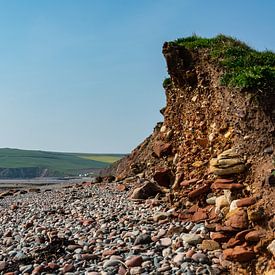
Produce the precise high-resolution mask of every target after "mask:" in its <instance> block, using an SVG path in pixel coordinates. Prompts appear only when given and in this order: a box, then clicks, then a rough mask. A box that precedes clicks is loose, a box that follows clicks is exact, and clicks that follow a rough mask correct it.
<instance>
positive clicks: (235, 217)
mask: <svg viewBox="0 0 275 275" xmlns="http://www.w3.org/2000/svg"><path fill="white" fill-rule="evenodd" d="M225 225H226V226H231V227H233V228H236V229H240V230H242V229H246V228H247V227H248V217H247V213H246V211H245V210H243V209H240V208H237V209H236V210H234V211H232V212H229V213H228V214H227V217H226V222H225Z"/></svg>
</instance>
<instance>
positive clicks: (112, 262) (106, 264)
mask: <svg viewBox="0 0 275 275" xmlns="http://www.w3.org/2000/svg"><path fill="white" fill-rule="evenodd" d="M117 265H121V261H119V260H115V259H114V260H107V261H105V262H104V264H103V268H104V269H105V268H107V267H110V266H117Z"/></svg>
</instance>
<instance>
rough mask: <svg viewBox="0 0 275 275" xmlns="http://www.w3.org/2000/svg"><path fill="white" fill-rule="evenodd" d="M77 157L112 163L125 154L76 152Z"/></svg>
mask: <svg viewBox="0 0 275 275" xmlns="http://www.w3.org/2000/svg"><path fill="white" fill-rule="evenodd" d="M76 155H77V156H78V157H80V158H82V159H88V160H95V161H100V162H105V163H114V162H116V161H118V160H120V159H121V158H123V157H124V156H125V155H122V154H108V155H105V154H76Z"/></svg>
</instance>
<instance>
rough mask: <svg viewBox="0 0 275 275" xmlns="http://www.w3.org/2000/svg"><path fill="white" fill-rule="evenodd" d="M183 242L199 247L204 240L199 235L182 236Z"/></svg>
mask: <svg viewBox="0 0 275 275" xmlns="http://www.w3.org/2000/svg"><path fill="white" fill-rule="evenodd" d="M181 238H182V240H183V241H184V242H186V243H188V244H191V245H197V244H199V243H201V242H202V238H201V237H200V236H199V235H197V234H192V233H190V234H184V235H182V236H181Z"/></svg>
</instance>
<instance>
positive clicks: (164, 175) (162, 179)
mask: <svg viewBox="0 0 275 275" xmlns="http://www.w3.org/2000/svg"><path fill="white" fill-rule="evenodd" d="M153 178H154V180H155V181H156V182H157V183H158V184H159V185H160V186H163V187H167V188H168V187H170V186H171V184H172V182H173V175H172V172H171V170H170V169H167V168H159V169H158V170H157V171H156V172H155V174H154V177H153Z"/></svg>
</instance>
